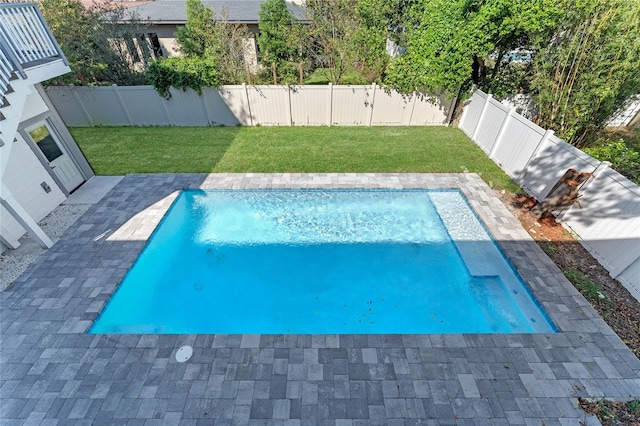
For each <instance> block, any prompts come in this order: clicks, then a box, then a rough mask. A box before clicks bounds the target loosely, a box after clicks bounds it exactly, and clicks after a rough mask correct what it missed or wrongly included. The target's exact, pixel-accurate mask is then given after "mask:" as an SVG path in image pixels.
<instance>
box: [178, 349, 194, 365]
mask: <svg viewBox="0 0 640 426" xmlns="http://www.w3.org/2000/svg"><path fill="white" fill-rule="evenodd" d="M191 355H193V348H192V347H191V346H183V347H181V348H180V349H178V352H176V361H178V362H185V361H188V360H189V358H191Z"/></svg>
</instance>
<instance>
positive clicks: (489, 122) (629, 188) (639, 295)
mask: <svg viewBox="0 0 640 426" xmlns="http://www.w3.org/2000/svg"><path fill="white" fill-rule="evenodd" d="M459 127H460V128H461V129H462V130H463V131H464V132H465V133H466V134H467V136H469V137H470V138H471V139H472V140H473V141H474V142H475V143H476V144H478V146H480V148H482V150H483V151H484V152H485V153H487V155H488V156H489V157H490V158H491V159H492V160H493V161H495V162H496V163H497V164H498V165H499V166H500V167H501V168H502V169H503V170H504V171H505V172H506V173H507V174H508V175H509V176H511V177H512V178H513V179H514V180H515V181H516V182H517V183H518V184H519V185H520V186H521V187H522V188H524V189H525V190H526V191H527V192H529V194H531V195H533V196H535V197H536V198H537V199H538V200H542V199H543V198H544V197H545V196H546V195H547V194H548V193H549V192H550V190H551V188H552V187H553V185H554V184H555V183H556V182H557V181H558V179H559V178H560V177H561V176H562V175H563V174H564V173H565V172H566V171H567V169H569V168H573V169H576V170H578V171H579V172H592V173H593V174H594V178H593V179H591V180H590V181H589V182H588V183H587V184H586V185H585V186H584V187H583V188H582V191H581V198H580V199H579V203H576V204H574V205H573V206H572V207H570V208H569V209H568V210H567V211H565V212H562V213H561V219H562V222H563V224H565V225H566V226H568V227H569V228H570V229H571V230H572V231H574V232H575V233H576V234H577V235H578V236H579V237H580V240H581V243H582V244H583V246H585V248H587V250H589V252H591V254H592V255H593V256H594V257H596V258H597V259H598V260H599V261H600V263H601V264H602V265H603V266H604V267H605V268H607V270H608V271H609V273H610V274H611V276H612V277H613V278H616V279H618V280H619V281H620V282H621V283H622V284H623V285H624V286H625V287H626V288H627V289H628V290H629V291H630V292H631V294H632V295H633V296H634V297H635V298H636V299H638V300H640V187H638V185H636V184H634V183H633V182H631V181H630V180H628V179H627V178H625V177H624V176H622V175H621V174H619V173H618V172H616V171H614V170H612V169H610V168H609V167H608V164H607V163H603V162H600V161H598V160H596V159H594V158H592V157H590V156H589V155H587V154H585V153H584V152H582V151H580V150H579V149H577V148H575V147H573V146H571V145H569V144H568V143H566V142H564V141H562V140H560V139H558V138H557V137H556V136H554V134H553V131H551V130H545V129H543V128H541V127H539V126H537V125H535V124H534V123H532V122H530V121H529V120H527V119H526V118H524V117H522V116H521V115H519V114H517V113H516V112H515V111H513V110H512V109H510V108H508V107H506V106H504V105H503V104H501V103H500V102H499V101H497V100H495V99H493V98H492V96H491V95H487V94H485V93H483V92H481V91H479V90H478V91H476V92H475V93H474V94H473V97H472V98H471V101H470V102H469V103H468V104H467V105H466V107H465V110H464V112H463V114H462V117H461V119H460V126H459Z"/></svg>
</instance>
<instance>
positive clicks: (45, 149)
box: [29, 125, 62, 162]
mask: <svg viewBox="0 0 640 426" xmlns="http://www.w3.org/2000/svg"><path fill="white" fill-rule="evenodd" d="M29 136H31V139H33V141H34V142H35V143H36V144H37V145H38V148H40V151H42V153H43V154H44V156H45V157H47V160H48V161H49V162H52V161H53V160H55V159H56V158H58V157H60V156H61V155H62V151H60V148H58V144H57V143H56V141H55V140H54V139H53V136H51V133H49V129H47V126H44V125H43V126H40V127H38V128H37V129H33V130H32V131H30V132H29Z"/></svg>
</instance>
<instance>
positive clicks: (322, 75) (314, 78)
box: [304, 68, 369, 85]
mask: <svg viewBox="0 0 640 426" xmlns="http://www.w3.org/2000/svg"><path fill="white" fill-rule="evenodd" d="M341 81H342V83H341V84H352V85H356V84H369V80H368V79H367V78H365V77H364V76H363V75H362V74H360V73H359V72H358V71H356V70H350V71H346V72H345V73H344V75H343V76H342V79H341ZM304 83H305V84H329V83H331V77H330V71H329V70H328V69H326V68H316V69H315V70H314V72H313V74H311V75H310V76H309V78H307V79H306V80H305V82H304Z"/></svg>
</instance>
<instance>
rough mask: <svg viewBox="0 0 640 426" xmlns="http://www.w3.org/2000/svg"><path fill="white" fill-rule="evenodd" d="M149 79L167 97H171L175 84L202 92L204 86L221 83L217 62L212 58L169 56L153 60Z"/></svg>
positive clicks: (183, 88)
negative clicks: (170, 90) (171, 89)
mask: <svg viewBox="0 0 640 426" xmlns="http://www.w3.org/2000/svg"><path fill="white" fill-rule="evenodd" d="M147 80H148V81H149V83H150V84H152V85H153V86H154V87H155V88H156V90H157V91H158V93H160V95H161V96H163V97H164V98H166V99H169V98H170V97H171V92H169V89H170V88H171V87H172V86H173V87H175V88H178V89H182V90H187V89H188V88H191V89H193V90H195V91H196V92H198V93H199V94H202V88H203V87H217V86H218V85H219V84H220V80H219V77H218V69H217V64H216V63H215V61H213V60H212V59H211V58H206V59H201V58H167V59H159V60H157V61H153V62H152V63H151V64H150V65H149V69H148V70H147Z"/></svg>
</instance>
